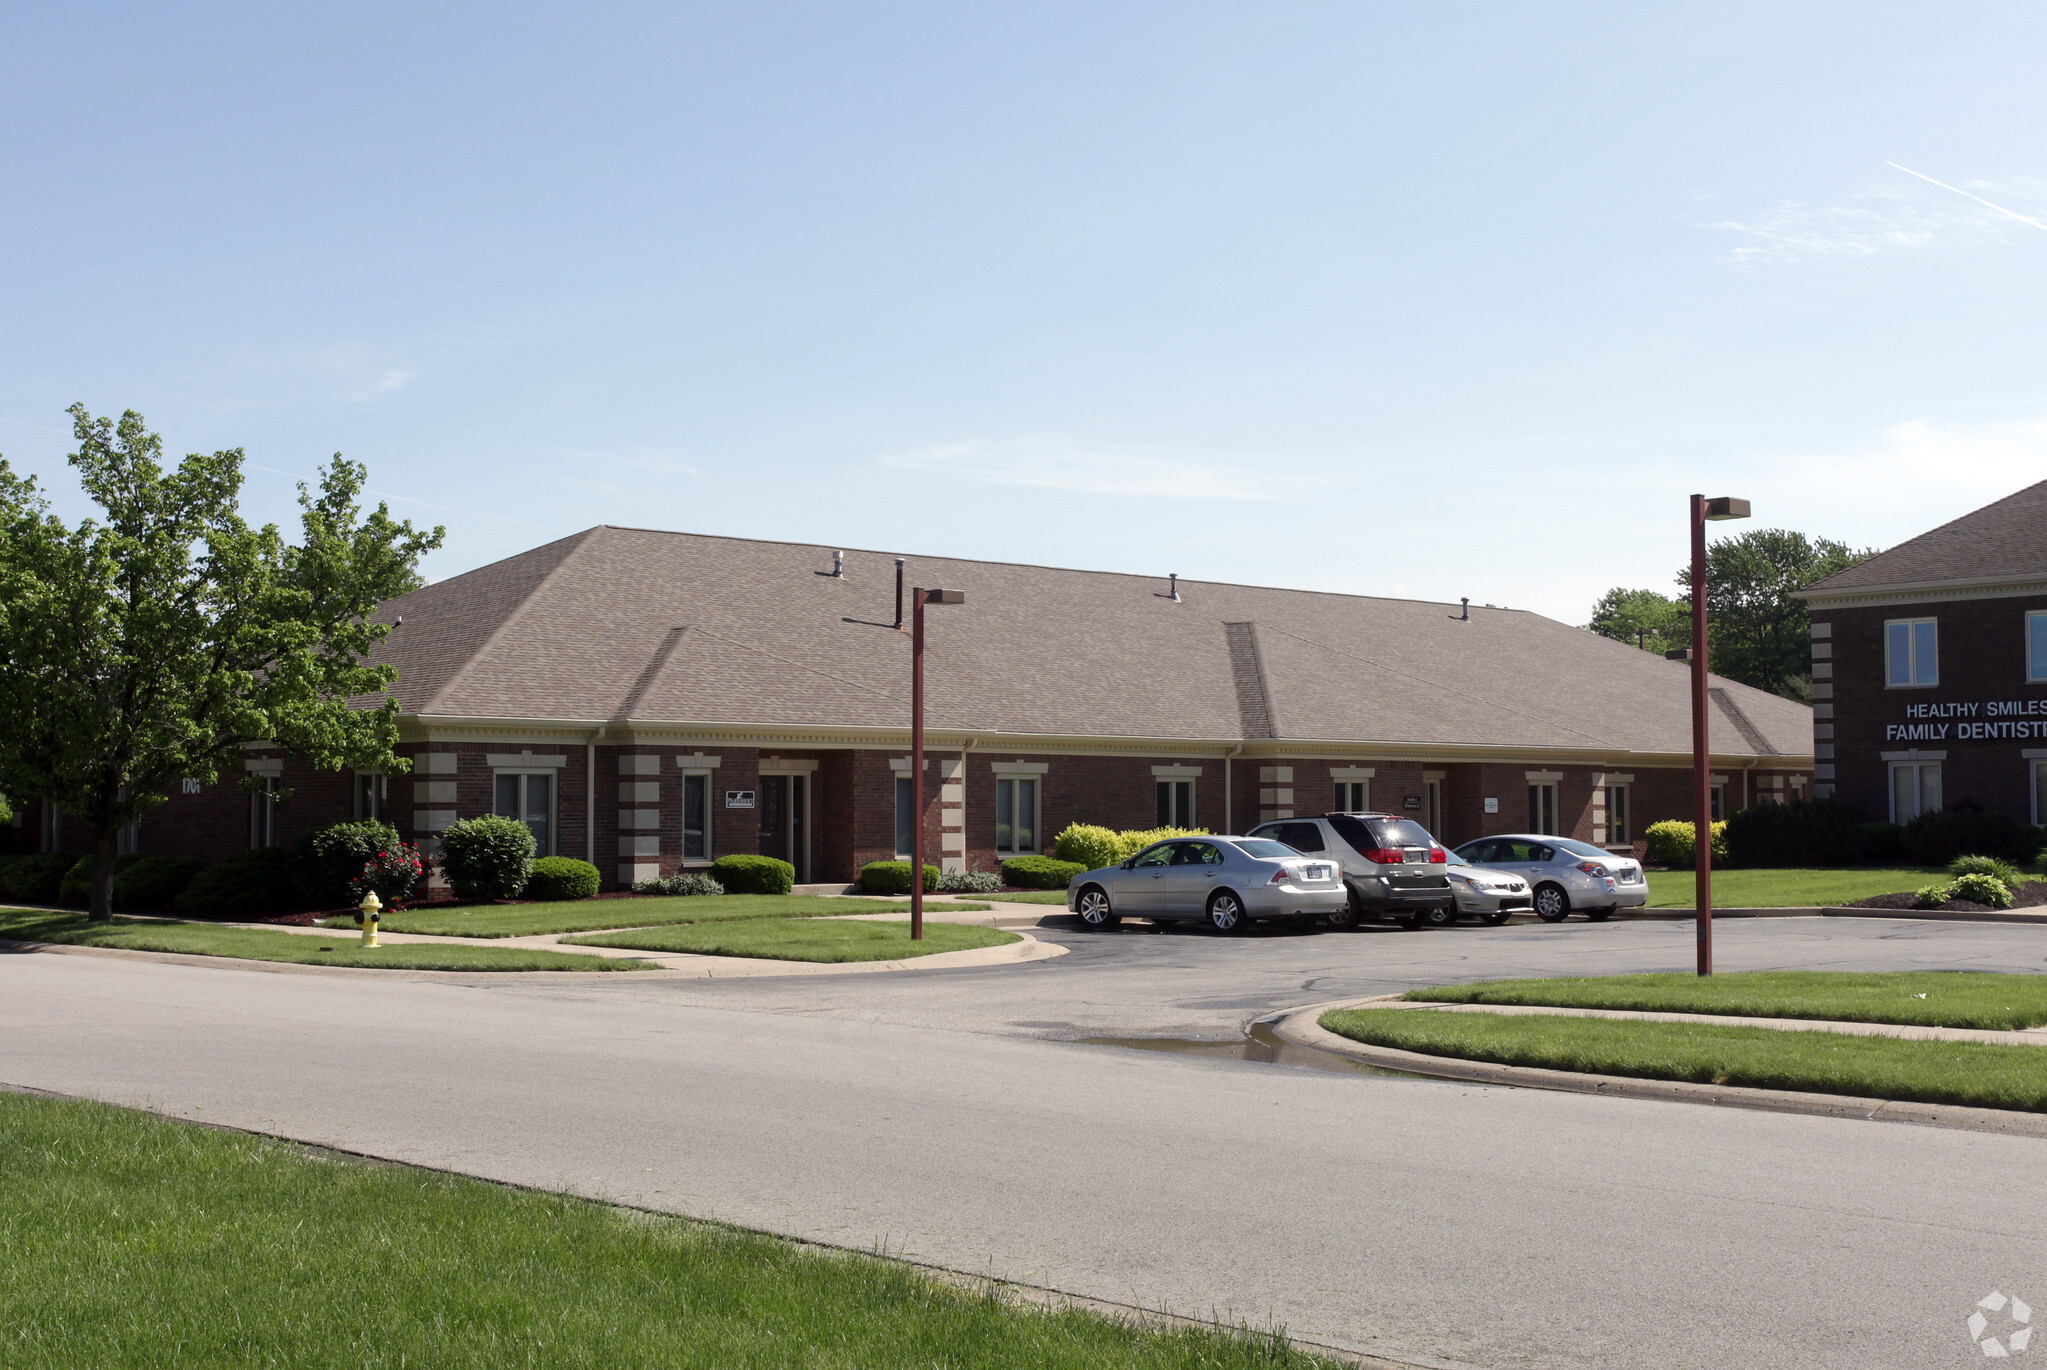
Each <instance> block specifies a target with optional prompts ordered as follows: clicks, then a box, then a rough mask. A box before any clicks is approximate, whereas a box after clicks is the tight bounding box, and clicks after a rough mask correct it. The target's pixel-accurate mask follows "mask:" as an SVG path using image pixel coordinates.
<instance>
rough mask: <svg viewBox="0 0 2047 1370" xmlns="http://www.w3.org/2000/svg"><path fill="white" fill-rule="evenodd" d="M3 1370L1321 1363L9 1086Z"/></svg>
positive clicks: (1219, 1368)
mask: <svg viewBox="0 0 2047 1370" xmlns="http://www.w3.org/2000/svg"><path fill="white" fill-rule="evenodd" d="M0 1157H5V1161H6V1170H7V1178H8V1183H7V1184H6V1185H5V1186H4V1187H0V1270H4V1271H5V1272H6V1275H5V1288H6V1300H5V1304H4V1306H0V1345H4V1347H5V1351H4V1353H0V1360H4V1361H5V1363H6V1364H7V1365H8V1366H9V1367H10V1370H72V1368H73V1367H78V1366H94V1367H137V1370H141V1368H142V1367H151V1368H154V1367H185V1366H191V1367H201V1366H205V1367H211V1366H223V1365H235V1366H293V1367H306V1368H307V1370H343V1368H344V1367H346V1370H363V1367H373V1368H374V1370H399V1367H408V1366H409V1367H425V1366H432V1367H436V1368H437V1370H497V1368H498V1367H504V1366H547V1367H568V1368H571V1370H574V1368H578V1367H588V1368H589V1370H599V1368H600V1367H601V1368H602V1370H613V1368H614V1367H616V1368H619V1370H638V1368H639V1367H647V1370H653V1368H654V1367H661V1368H662V1370H667V1368H668V1367H674V1366H718V1367H744V1370H785V1368H786V1370H806V1368H807V1367H812V1366H829V1367H847V1368H849V1370H850V1368H851V1367H868V1366H872V1367H896V1366H928V1367H939V1366H943V1367H948V1370H1037V1368H1038V1367H1048V1368H1049V1370H1254V1367H1256V1368H1257V1370H1315V1368H1316V1367H1327V1370H1334V1367H1333V1366H1331V1364H1330V1363H1329V1362H1327V1361H1322V1360H1319V1359H1316V1358H1313V1357H1310V1356H1306V1355H1303V1354H1301V1353H1299V1352H1296V1351H1294V1350H1292V1349H1291V1348H1290V1347H1287V1346H1286V1345H1285V1344H1284V1343H1283V1342H1280V1341H1278V1339H1276V1338H1273V1337H1268V1336H1256V1335H1246V1334H1242V1333H1236V1332H1230V1331H1224V1330H1215V1329H1204V1328H1172V1329H1164V1330H1145V1329H1140V1328H1135V1327H1131V1326H1129V1325H1127V1324H1124V1323H1122V1322H1118V1321H1115V1320H1112V1319H1109V1318H1105V1317H1102V1316H1100V1315H1098V1314H1093V1313H1085V1312H1078V1311H1071V1310H1067V1311H1051V1310H1045V1309H1039V1308H1035V1307H1031V1306H1029V1305H1016V1304H1011V1303H1009V1302H1007V1301H1005V1300H1003V1299H1000V1298H998V1297H992V1296H990V1295H987V1294H983V1293H980V1292H978V1291H974V1290H968V1289H961V1288H957V1287H954V1286H951V1285H948V1284H944V1283H941V1282H940V1281H938V1280H935V1279H932V1278H930V1277H928V1276H926V1275H923V1274H921V1273H919V1272H918V1271H916V1270H915V1269H912V1268H911V1267H908V1266H904V1265H900V1264H897V1263H894V1262H891V1261H886V1260H880V1259H876V1258H874V1257H870V1256H856V1255H836V1254H832V1253H829V1252H823V1251H819V1250H817V1249H815V1248H809V1247H803V1246H799V1245H797V1244H796V1243H793V1242H785V1241H781V1240H778V1239H776V1238H772V1237H765V1236H760V1235H757V1234H754V1233H748V1232H742V1231H737V1230H734V1229H731V1228H725V1227H717V1226H712V1225H710V1224H705V1223H697V1222H691V1221H689V1220H686V1219H679V1218H658V1217H651V1216H648V1215H644V1214H628V1213H621V1212H619V1211H617V1210H615V1209H612V1208H608V1207H606V1206H605V1205H603V1204H598V1203H591V1202H588V1201H586V1200H581V1199H574V1198H569V1197H567V1196H564V1195H556V1194H542V1193H532V1192H527V1191H522V1190H513V1189H506V1188H503V1187H501V1186H497V1185H492V1184H486V1183H483V1182H482V1181H478V1180H465V1179H459V1178H455V1177H452V1176H446V1175H439V1174H434V1173H431V1172H428V1171H421V1170H413V1169H410V1168H405V1167H396V1166H382V1165H370V1164H363V1163H359V1162H353V1161H346V1160H330V1159H323V1158H321V1157H319V1156H317V1155H315V1154H313V1153H310V1152H307V1151H305V1150H302V1149H301V1148H298V1147H294V1146H291V1145H289V1144H286V1143H282V1142H273V1141H268V1140H265V1139H262V1138H256V1137H249V1136H244V1135H241V1134H237V1133H229V1132H220V1131H216V1130H213V1129H210V1128H202V1127H198V1126H194V1125H192V1124H189V1123H179V1122H173V1121H170V1120H167V1119H163V1118H157V1117H153V1116H151V1115H149V1114H145V1113H136V1112H131V1111H129V1110H126V1109H118V1108H111V1107H108V1106H106V1105H102V1104H89V1103H82V1102H72V1101H68V1100H52V1099H39V1098H30V1097H27V1096H23V1095H8V1094H0Z"/></svg>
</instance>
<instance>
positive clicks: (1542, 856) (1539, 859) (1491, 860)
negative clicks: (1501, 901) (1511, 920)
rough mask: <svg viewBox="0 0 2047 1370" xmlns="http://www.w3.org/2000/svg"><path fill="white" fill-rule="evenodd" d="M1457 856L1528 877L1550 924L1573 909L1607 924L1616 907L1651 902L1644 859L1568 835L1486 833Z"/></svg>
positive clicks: (1538, 906) (1539, 910) (1540, 912)
mask: <svg viewBox="0 0 2047 1370" xmlns="http://www.w3.org/2000/svg"><path fill="white" fill-rule="evenodd" d="M1457 859H1458V860H1460V861H1462V862H1464V863H1465V864H1467V865H1472V866H1484V867H1487V868H1488V869H1490V870H1494V871H1500V872H1511V873H1512V874H1514V875H1518V876H1520V877H1522V878H1523V879H1525V880H1527V881H1528V883H1529V884H1530V885H1532V886H1534V887H1535V916H1536V917H1538V918H1540V919H1542V921H1543V922H1545V923H1561V922H1563V921H1564V920H1565V919H1566V918H1569V917H1570V916H1571V913H1572V911H1573V910H1576V911H1577V912H1579V913H1582V914H1584V915H1585V916H1586V917H1587V918H1590V919H1591V920H1592V921H1593V922H1595V923H1598V922H1603V921H1604V920H1606V919H1607V918H1610V917H1612V916H1613V911H1614V910H1615V909H1638V908H1640V907H1642V905H1644V904H1646V903H1648V902H1649V882H1648V880H1647V879H1646V878H1645V877H1644V876H1643V874H1642V863H1641V862H1639V861H1637V860H1635V858H1634V857H1632V856H1615V855H1614V854H1613V853H1612V852H1610V851H1604V850H1601V849H1600V848H1598V847H1595V846H1593V845H1592V844H1591V843H1590V842H1577V841H1573V840H1572V839H1571V838H1568V837H1548V836H1544V835H1542V834H1537V833H1507V834H1505V835H1503V836H1499V837H1481V838H1479V839H1478V840H1477V841H1476V842H1466V843H1465V844H1464V845H1463V846H1461V847H1459V848H1458V849H1457Z"/></svg>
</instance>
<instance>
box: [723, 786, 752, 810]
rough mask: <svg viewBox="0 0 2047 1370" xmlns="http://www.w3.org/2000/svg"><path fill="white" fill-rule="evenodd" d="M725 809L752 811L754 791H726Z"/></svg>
mask: <svg viewBox="0 0 2047 1370" xmlns="http://www.w3.org/2000/svg"><path fill="white" fill-rule="evenodd" d="M725 807H726V808H728V809H750V808H752V807H753V791H752V790H727V791H725Z"/></svg>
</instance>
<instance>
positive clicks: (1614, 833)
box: [1606, 785, 1635, 847]
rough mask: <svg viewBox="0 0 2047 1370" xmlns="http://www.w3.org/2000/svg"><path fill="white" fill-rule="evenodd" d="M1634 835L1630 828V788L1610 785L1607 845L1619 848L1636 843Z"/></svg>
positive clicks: (1607, 799)
mask: <svg viewBox="0 0 2047 1370" xmlns="http://www.w3.org/2000/svg"><path fill="white" fill-rule="evenodd" d="M1634 840H1635V839H1634V834H1633V833H1632V832H1630V831H1629V828H1628V787H1627V786H1626V785H1608V786H1607V787H1606V845H1607V846H1609V847H1618V846H1620V845H1621V844H1622V843H1623V842H1632V841H1634Z"/></svg>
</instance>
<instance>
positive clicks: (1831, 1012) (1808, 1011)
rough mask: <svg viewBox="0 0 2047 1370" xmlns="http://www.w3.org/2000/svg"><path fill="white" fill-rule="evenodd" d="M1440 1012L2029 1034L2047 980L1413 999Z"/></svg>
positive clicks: (1652, 986) (1539, 991) (1636, 980)
mask: <svg viewBox="0 0 2047 1370" xmlns="http://www.w3.org/2000/svg"><path fill="white" fill-rule="evenodd" d="M1401 997H1402V998H1403V999H1419V1000H1424V1001H1427V1002H1430V1003H1439V1004H1540V1005H1547V1006H1549V1007H1553V1008H1616V1009H1637V1010H1646V1011H1649V1012H1652V1013H1725V1014H1733V1015H1736V1016H1739V1017H1744V1018H1835V1019H1841V1020H1843V1021H1846V1022H1851V1023H1911V1024H1915V1025H1917V1026H1921V1027H1966V1028H2004V1029H2012V1028H2030V1027H2039V1026H2040V1025H2041V1024H2043V1023H2047V975H2032V974H2027V975H1999V974H1994V973H1991V972H1988V971H1953V970H1929V971H1918V970H1906V971H1886V972H1882V973H1878V974H1858V973H1855V972H1851V971H1825V970H1766V971H1740V972H1736V973H1733V974H1727V975H1712V976H1698V975H1685V974H1671V975H1602V976H1570V977H1565V978H1560V979H1554V980H1482V981H1480V982H1478V983H1477V984H1471V985H1437V986H1435V987H1433V988H1431V989H1418V990H1412V991H1410V992H1409V993H1407V994H1404V995H1402V996H1401Z"/></svg>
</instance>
